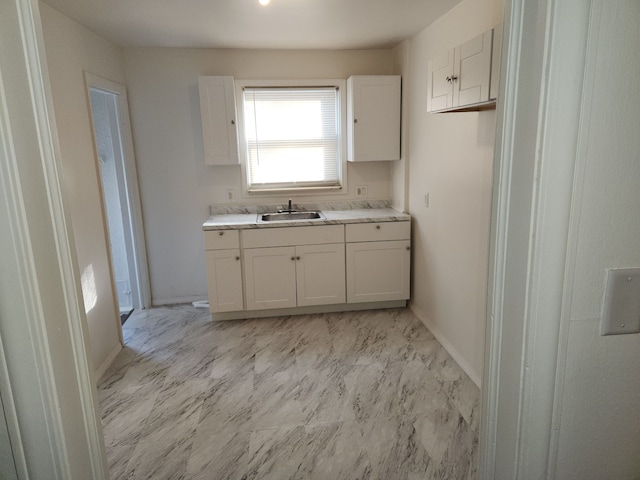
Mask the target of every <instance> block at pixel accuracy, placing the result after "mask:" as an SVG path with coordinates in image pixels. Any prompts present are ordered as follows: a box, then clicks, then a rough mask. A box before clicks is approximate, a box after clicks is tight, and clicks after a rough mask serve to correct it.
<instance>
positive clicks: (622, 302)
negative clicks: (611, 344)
mask: <svg viewBox="0 0 640 480" xmlns="http://www.w3.org/2000/svg"><path fill="white" fill-rule="evenodd" d="M625 333H640V268H626V269H615V270H614V269H612V270H608V271H607V289H606V291H605V296H604V309H603V312H602V326H601V331H600V334H601V335H621V334H625Z"/></svg>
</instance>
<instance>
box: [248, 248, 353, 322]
mask: <svg viewBox="0 0 640 480" xmlns="http://www.w3.org/2000/svg"><path fill="white" fill-rule="evenodd" d="M344 268H345V259H344V244H328V245H327V244H321V245H297V246H295V247H269V248H247V249H245V250H244V270H245V293H246V298H247V310H263V309H270V308H290V307H305V306H311V305H331V304H338V303H345V274H344V272H345V270H344Z"/></svg>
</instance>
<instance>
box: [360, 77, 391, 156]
mask: <svg viewBox="0 0 640 480" xmlns="http://www.w3.org/2000/svg"><path fill="white" fill-rule="evenodd" d="M349 80H350V82H349V87H350V89H351V90H350V94H351V98H350V102H351V103H352V105H351V108H352V109H353V119H351V121H352V122H353V125H352V126H351V127H352V129H350V130H351V131H352V135H351V138H350V142H349V160H350V161H352V162H368V161H378V160H399V159H400V104H401V79H400V76H398V75H356V76H353V77H351V78H350V79H349Z"/></svg>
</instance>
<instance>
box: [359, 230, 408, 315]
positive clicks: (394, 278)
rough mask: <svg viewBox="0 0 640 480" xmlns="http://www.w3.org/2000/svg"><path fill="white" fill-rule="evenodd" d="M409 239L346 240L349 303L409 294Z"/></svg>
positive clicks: (402, 297) (384, 299) (400, 296)
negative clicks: (354, 241) (348, 241)
mask: <svg viewBox="0 0 640 480" xmlns="http://www.w3.org/2000/svg"><path fill="white" fill-rule="evenodd" d="M410 261H411V247H410V242H409V240H396V241H389V242H362V243H348V244H347V303H359V302H384V301H388V300H406V299H408V298H409V265H410Z"/></svg>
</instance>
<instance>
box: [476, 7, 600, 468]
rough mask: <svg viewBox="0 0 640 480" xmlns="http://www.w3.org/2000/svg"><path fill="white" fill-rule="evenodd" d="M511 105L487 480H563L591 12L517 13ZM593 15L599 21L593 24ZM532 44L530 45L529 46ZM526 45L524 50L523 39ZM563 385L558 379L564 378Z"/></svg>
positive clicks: (492, 302) (497, 259)
mask: <svg viewBox="0 0 640 480" xmlns="http://www.w3.org/2000/svg"><path fill="white" fill-rule="evenodd" d="M510 6H511V8H512V11H511V15H509V16H506V18H507V19H508V21H506V22H505V31H509V32H510V33H509V34H507V35H505V37H506V38H508V42H507V43H506V46H507V48H506V49H505V50H506V51H505V52H503V59H506V61H503V65H507V67H506V69H507V70H506V71H504V72H503V73H502V79H503V80H506V81H507V82H508V83H506V82H505V81H503V82H502V85H503V86H504V87H503V92H502V100H503V103H501V104H500V103H499V119H498V129H497V136H498V148H496V177H495V178H496V183H495V184H496V186H497V188H496V190H495V192H494V204H493V214H492V232H493V233H492V240H491V260H490V275H489V280H490V281H489V302H488V307H489V311H488V315H487V316H488V318H489V325H488V327H487V347H486V359H485V367H486V369H487V372H486V373H485V388H484V396H483V404H484V405H485V411H484V412H483V420H482V426H481V434H480V444H481V450H480V476H481V478H486V479H503V478H504V479H528V478H553V471H554V470H553V466H552V464H551V460H550V459H552V458H553V457H554V452H553V448H554V443H552V438H553V437H554V436H555V434H556V433H555V432H554V423H553V421H552V419H553V416H554V411H555V410H556V409H557V403H556V402H557V400H558V385H559V380H558V378H560V376H561V374H562V372H561V369H562V368H563V364H562V361H561V360H559V350H561V349H562V347H561V346H559V342H560V331H561V326H562V323H563V321H564V320H563V319H564V317H565V315H566V312H565V309H566V305H567V298H566V295H567V291H566V280H565V278H566V273H567V261H568V258H567V250H568V247H569V239H568V236H569V225H570V217H571V206H572V199H573V186H574V182H575V161H576V138H577V135H578V131H579V117H580V100H581V89H580V85H579V84H576V82H572V81H567V79H568V78H574V77H575V76H576V75H577V76H578V77H580V76H581V75H580V74H581V72H583V69H584V51H585V38H586V34H585V31H586V30H585V26H586V24H585V11H588V9H589V6H588V4H587V2H583V1H579V0H576V1H573V2H556V1H555V0H540V1H538V2H525V1H524V0H514V1H512V2H511V3H510ZM587 17H588V15H587ZM525 39H526V41H524V40H525ZM520 40H522V41H520ZM557 376H558V377H557Z"/></svg>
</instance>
